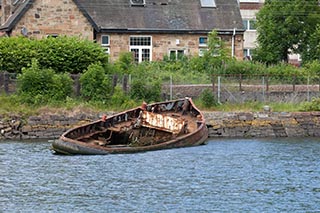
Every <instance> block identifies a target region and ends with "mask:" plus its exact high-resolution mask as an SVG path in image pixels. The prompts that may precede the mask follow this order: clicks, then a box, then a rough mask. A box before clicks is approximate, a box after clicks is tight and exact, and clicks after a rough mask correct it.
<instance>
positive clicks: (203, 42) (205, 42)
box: [199, 37, 208, 47]
mask: <svg viewBox="0 0 320 213" xmlns="http://www.w3.org/2000/svg"><path fill="white" fill-rule="evenodd" d="M199 46H201V47H206V46H208V37H200V38H199Z"/></svg>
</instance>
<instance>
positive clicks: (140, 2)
mask: <svg viewBox="0 0 320 213" xmlns="http://www.w3.org/2000/svg"><path fill="white" fill-rule="evenodd" d="M130 3H131V6H142V7H143V6H144V5H145V4H146V1H145V0H130Z"/></svg>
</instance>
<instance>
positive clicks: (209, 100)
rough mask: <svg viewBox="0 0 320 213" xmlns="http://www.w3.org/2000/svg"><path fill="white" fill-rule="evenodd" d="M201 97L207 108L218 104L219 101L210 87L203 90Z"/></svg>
mask: <svg viewBox="0 0 320 213" xmlns="http://www.w3.org/2000/svg"><path fill="white" fill-rule="evenodd" d="M199 99H200V101H201V103H202V105H203V106H204V107H207V108H210V107H213V106H217V105H218V101H217V99H216V98H215V97H214V95H213V93H212V91H211V90H210V89H205V90H203V92H202V93H201V95H200V97H199Z"/></svg>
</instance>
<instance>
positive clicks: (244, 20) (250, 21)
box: [242, 19, 256, 31]
mask: <svg viewBox="0 0 320 213" xmlns="http://www.w3.org/2000/svg"><path fill="white" fill-rule="evenodd" d="M255 21H256V20H255V19H243V20H242V22H246V23H247V24H246V25H244V27H245V30H247V31H256V28H255V29H251V23H252V22H255Z"/></svg>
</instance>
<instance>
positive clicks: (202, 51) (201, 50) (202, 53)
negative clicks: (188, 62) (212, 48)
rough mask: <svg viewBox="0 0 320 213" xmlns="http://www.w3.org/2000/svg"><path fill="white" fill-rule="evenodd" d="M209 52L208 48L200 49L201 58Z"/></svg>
mask: <svg viewBox="0 0 320 213" xmlns="http://www.w3.org/2000/svg"><path fill="white" fill-rule="evenodd" d="M207 51H208V48H199V57H203V56H204V53H205V52H207Z"/></svg>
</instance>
